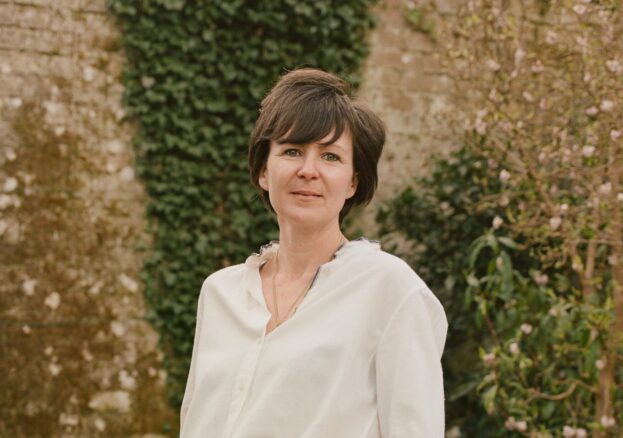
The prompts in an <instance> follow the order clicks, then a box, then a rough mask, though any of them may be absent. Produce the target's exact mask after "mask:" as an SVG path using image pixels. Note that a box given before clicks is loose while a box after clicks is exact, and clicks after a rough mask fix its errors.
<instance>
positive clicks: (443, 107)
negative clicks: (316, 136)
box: [352, 0, 458, 237]
mask: <svg viewBox="0 0 623 438" xmlns="http://www.w3.org/2000/svg"><path fill="white" fill-rule="evenodd" d="M428 3H429V2H428V1H419V2H418V1H407V0H380V1H379V3H378V4H377V5H376V7H375V15H376V17H377V26H376V29H375V30H374V31H373V32H372V33H371V34H370V35H369V44H370V54H369V56H368V58H367V59H366V62H365V65H364V73H363V82H362V86H361V88H360V90H359V93H358V94H359V97H360V98H361V99H363V100H364V101H366V102H367V103H368V105H370V107H372V109H373V110H374V111H375V112H376V113H377V114H378V115H379V116H380V117H381V118H382V119H383V121H384V122H385V124H386V126H387V142H386V144H385V149H384V151H383V155H382V157H381V161H380V163H379V188H378V191H377V194H376V196H375V199H374V200H373V201H372V203H371V204H370V205H369V206H368V207H366V208H365V210H363V211H360V212H357V213H358V214H357V216H356V218H355V220H354V221H353V222H354V223H353V227H352V228H353V229H355V230H357V229H358V231H360V232H363V233H365V234H366V235H368V236H370V237H376V233H377V227H376V224H375V218H374V217H375V212H376V211H377V209H378V207H379V206H380V205H382V204H383V202H384V201H386V200H389V199H391V198H393V197H395V196H396V195H397V194H398V193H400V192H401V191H402V190H404V189H405V188H406V187H408V186H409V185H411V184H412V183H413V181H414V179H415V178H416V177H417V176H423V175H424V174H425V172H426V160H427V159H428V158H429V157H430V155H431V154H432V153H433V152H440V153H447V152H448V151H450V150H451V149H452V148H453V147H454V146H455V145H456V144H457V138H458V136H457V134H456V132H455V127H454V125H453V122H451V121H452V120H454V119H455V116H456V114H455V108H454V105H452V100H451V92H450V82H449V80H448V79H447V77H446V76H444V74H443V71H442V68H441V67H440V65H439V61H438V59H437V53H438V52H439V49H440V46H441V44H443V41H435V40H433V39H431V37H430V36H429V35H427V34H426V33H424V32H421V31H418V30H417V29H416V26H414V25H412V24H411V23H410V22H409V20H407V18H406V17H407V15H408V14H409V13H410V12H411V11H413V10H414V9H416V8H417V9H418V10H425V5H426V4H428ZM456 3H457V0H445V1H442V0H437V1H436V2H433V4H435V5H436V7H435V10H436V11H438V12H440V13H451V11H452V10H453V7H454V6H453V5H454V4H456ZM431 12H432V11H431ZM429 17H431V18H432V17H434V14H432V13H430V12H429Z"/></svg>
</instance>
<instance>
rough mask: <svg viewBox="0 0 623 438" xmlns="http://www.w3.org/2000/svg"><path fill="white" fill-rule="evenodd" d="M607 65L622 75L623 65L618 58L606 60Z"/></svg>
mask: <svg viewBox="0 0 623 438" xmlns="http://www.w3.org/2000/svg"><path fill="white" fill-rule="evenodd" d="M606 67H607V68H608V70H610V72H612V73H614V74H617V75H620V74H621V73H623V65H622V64H621V62H620V61H619V60H618V59H610V60H608V61H606Z"/></svg>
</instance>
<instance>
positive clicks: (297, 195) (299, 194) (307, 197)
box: [292, 192, 322, 200]
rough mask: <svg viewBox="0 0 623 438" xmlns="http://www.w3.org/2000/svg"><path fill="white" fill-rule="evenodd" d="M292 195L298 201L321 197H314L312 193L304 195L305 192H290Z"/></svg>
mask: <svg viewBox="0 0 623 438" xmlns="http://www.w3.org/2000/svg"><path fill="white" fill-rule="evenodd" d="M292 194H293V195H294V196H296V197H297V198H299V199H306V200H307V199H317V198H321V197H322V196H320V195H316V194H313V193H305V192H292Z"/></svg>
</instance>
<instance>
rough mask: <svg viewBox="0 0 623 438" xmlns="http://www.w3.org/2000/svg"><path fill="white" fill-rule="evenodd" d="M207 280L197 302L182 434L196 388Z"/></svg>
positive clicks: (181, 416)
mask: <svg viewBox="0 0 623 438" xmlns="http://www.w3.org/2000/svg"><path fill="white" fill-rule="evenodd" d="M204 286H205V282H204V285H203V286H202V288H201V292H200V293H199V300H198V303H197V324H196V326H195V338H194V341H193V352H192V357H191V360H190V370H189V371H188V379H187V380H186V390H185V391H184V398H183V400H182V407H181V410H180V436H183V435H182V432H183V429H184V422H185V420H186V413H187V412H188V408H189V406H190V401H191V399H192V396H193V392H194V390H195V369H196V368H197V354H198V352H197V350H198V349H199V337H200V334H201V320H202V315H203V290H204V289H205V287H204Z"/></svg>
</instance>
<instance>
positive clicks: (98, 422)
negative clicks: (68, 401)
mask: <svg viewBox="0 0 623 438" xmlns="http://www.w3.org/2000/svg"><path fill="white" fill-rule="evenodd" d="M93 424H94V425H95V428H96V429H97V430H99V431H100V432H103V431H104V430H106V422H105V421H104V420H103V419H101V418H99V417H98V418H96V419H95V421H94V422H93Z"/></svg>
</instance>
